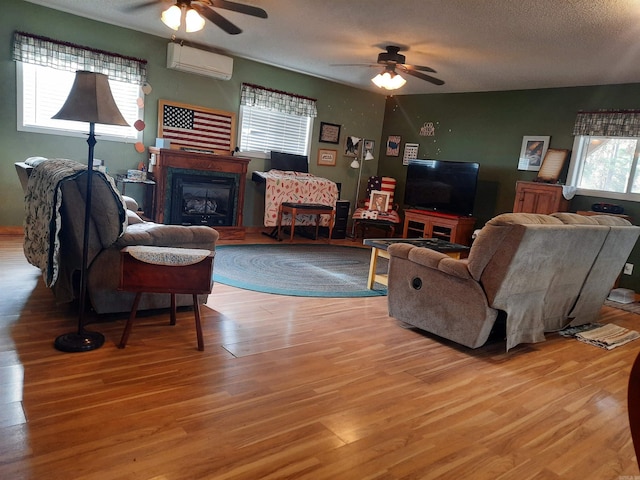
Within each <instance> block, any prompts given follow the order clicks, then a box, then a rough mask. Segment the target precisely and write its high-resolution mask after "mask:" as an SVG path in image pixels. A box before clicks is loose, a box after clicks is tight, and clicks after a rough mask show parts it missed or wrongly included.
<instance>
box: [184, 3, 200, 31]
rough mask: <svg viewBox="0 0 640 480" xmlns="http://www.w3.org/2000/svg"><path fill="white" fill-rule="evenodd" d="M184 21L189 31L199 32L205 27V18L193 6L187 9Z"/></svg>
mask: <svg viewBox="0 0 640 480" xmlns="http://www.w3.org/2000/svg"><path fill="white" fill-rule="evenodd" d="M184 23H185V26H186V30H187V33H191V32H197V31H200V30H202V29H203V28H204V18H202V17H201V16H200V15H199V14H198V12H196V11H195V10H194V9H193V8H189V9H187V14H186V15H185V17H184Z"/></svg>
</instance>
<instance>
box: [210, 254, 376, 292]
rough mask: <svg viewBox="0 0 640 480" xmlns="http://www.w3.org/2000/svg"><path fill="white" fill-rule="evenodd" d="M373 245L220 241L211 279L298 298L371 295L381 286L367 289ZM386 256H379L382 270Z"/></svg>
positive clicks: (239, 286) (257, 290)
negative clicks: (371, 246) (245, 243)
mask: <svg viewBox="0 0 640 480" xmlns="http://www.w3.org/2000/svg"><path fill="white" fill-rule="evenodd" d="M370 259H371V250H369V249H367V248H358V247H345V246H338V245H326V244H324V245H316V244H293V245H287V244H282V243H281V244H277V245H272V244H260V245H219V246H216V256H215V262H214V267H213V279H214V281H215V282H219V283H222V284H224V285H230V286H232V287H238V288H244V289H246V290H253V291H256V292H264V293H275V294H280V295H293V296H298V297H374V296H380V295H386V294H387V289H386V287H384V286H383V285H380V284H375V285H374V288H376V290H369V289H367V276H368V274H369V261H370ZM387 268H388V261H387V260H386V259H384V258H380V259H379V260H378V269H377V270H378V272H377V273H386V272H387Z"/></svg>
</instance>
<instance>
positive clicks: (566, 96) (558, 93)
mask: <svg viewBox="0 0 640 480" xmlns="http://www.w3.org/2000/svg"><path fill="white" fill-rule="evenodd" d="M639 104H640V84H629V85H613V86H595V87H573V88H555V89H542V90H519V91H507V92H483V93H465V94H433V95H419V96H413V95H405V96H392V97H388V98H387V108H386V112H385V118H384V127H383V132H382V135H383V139H384V142H385V143H386V139H387V137H388V136H389V135H400V136H401V137H402V148H401V151H400V156H399V157H387V156H386V152H385V149H384V148H383V149H382V150H381V151H382V157H381V158H380V162H379V174H381V175H388V176H391V177H395V178H397V179H398V180H399V182H398V183H399V184H398V187H397V189H398V190H397V196H396V198H397V199H398V201H399V202H400V203H401V201H402V198H403V195H404V181H405V178H406V167H405V166H403V165H402V153H403V151H404V144H405V143H406V142H409V143H418V144H420V148H419V153H418V158H435V159H441V160H463V161H469V162H471V161H474V162H479V163H480V177H479V184H478V195H477V198H476V207H475V212H474V216H475V217H476V218H477V220H478V222H477V225H478V226H481V225H482V224H483V223H485V222H486V221H487V220H489V219H490V218H491V217H493V216H494V215H497V214H499V213H503V212H509V211H512V209H513V202H514V199H515V184H516V181H517V180H533V179H534V178H535V176H536V173H535V172H527V171H519V170H518V157H519V154H520V148H521V145H522V137H523V136H528V135H545V136H546V135H548V136H550V137H551V140H550V147H552V148H567V149H572V148H573V135H572V130H573V125H574V122H575V118H576V113H577V112H578V111H579V110H596V109H599V108H607V109H636V108H638V107H639V106H640V105H639ZM425 122H432V123H433V124H434V126H435V136H432V137H423V136H420V135H419V132H420V127H422V126H423V124H424V123H425ZM565 180H566V168H565V171H564V172H563V173H562V175H561V181H562V182H563V183H564V181H565ZM600 201H604V202H608V203H616V204H619V205H622V206H623V207H624V209H625V213H627V214H628V215H630V216H631V217H632V219H633V220H635V223H637V224H638V223H640V205H639V204H638V203H636V202H623V201H612V200H606V199H599V198H593V197H584V196H575V197H574V198H573V199H572V201H571V204H570V209H571V211H577V210H590V209H591V205H592V204H593V203H596V202H600ZM629 261H630V262H631V263H634V264H635V265H636V267H635V268H634V274H633V275H632V276H627V275H623V276H622V277H621V286H622V287H626V288H633V289H634V290H636V291H640V246H637V247H636V249H635V250H634V252H632V254H631V257H630V260H629Z"/></svg>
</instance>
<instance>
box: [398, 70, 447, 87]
mask: <svg viewBox="0 0 640 480" xmlns="http://www.w3.org/2000/svg"><path fill="white" fill-rule="evenodd" d="M403 70H404V72H405V73H406V74H408V75H412V76H414V77H416V78H419V79H420V80H425V81H427V82H430V83H433V84H434V85H444V81H443V80H440V79H439V78H435V77H432V76H431V75H426V74H424V73H421V72H418V71H416V70H408V69H403Z"/></svg>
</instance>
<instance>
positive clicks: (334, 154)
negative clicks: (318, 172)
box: [318, 148, 338, 167]
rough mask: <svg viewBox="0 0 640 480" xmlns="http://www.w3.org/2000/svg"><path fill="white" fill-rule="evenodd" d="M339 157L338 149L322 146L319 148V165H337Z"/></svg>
mask: <svg viewBox="0 0 640 480" xmlns="http://www.w3.org/2000/svg"><path fill="white" fill-rule="evenodd" d="M337 158H338V151H337V150H332V149H327V148H320V149H319V150H318V165H320V166H323V167H335V166H336V159H337Z"/></svg>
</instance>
